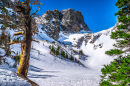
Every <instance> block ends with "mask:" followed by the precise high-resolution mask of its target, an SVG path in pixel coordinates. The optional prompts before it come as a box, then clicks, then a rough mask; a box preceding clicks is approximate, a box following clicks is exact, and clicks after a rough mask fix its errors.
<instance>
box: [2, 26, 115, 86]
mask: <svg viewBox="0 0 130 86" xmlns="http://www.w3.org/2000/svg"><path fill="white" fill-rule="evenodd" d="M115 27H116V26H114V27H112V28H110V29H107V30H104V31H101V32H98V33H83V34H81V33H79V34H70V35H64V34H63V33H61V34H60V35H61V36H60V38H59V41H60V42H63V43H64V42H65V43H66V44H68V45H70V48H72V49H73V50H76V51H78V50H82V51H83V53H84V54H85V55H86V56H87V57H86V60H80V61H81V62H82V64H84V65H85V66H86V67H83V66H82V65H80V64H78V63H75V62H72V61H69V60H65V59H60V58H58V57H56V56H53V55H52V54H50V49H49V46H50V45H53V43H51V42H52V41H55V40H53V39H52V38H50V37H48V36H47V35H46V34H45V32H44V31H42V30H41V29H40V30H39V35H37V36H36V39H37V40H38V41H39V42H40V43H39V44H38V43H36V42H32V49H31V58H30V66H29V73H28V78H29V79H31V80H32V81H34V82H36V83H37V84H38V85H40V86H99V81H100V75H101V72H100V70H101V68H102V67H103V65H104V64H109V63H110V62H111V61H112V60H113V59H114V58H116V57H109V56H107V55H105V51H106V50H109V49H112V48H114V47H113V44H114V43H116V41H115V40H112V39H110V34H111V31H113V30H114V29H115ZM41 37H42V38H41ZM45 40H48V41H49V42H48V41H45ZM43 44H44V45H43ZM55 44H56V45H59V46H61V47H62V48H64V49H65V50H66V51H68V52H70V51H69V49H68V47H66V46H64V45H63V44H60V43H58V42H56V43H55ZM13 47H14V48H13ZM11 48H13V50H14V51H15V52H17V51H18V52H20V44H15V45H12V46H11ZM74 56H75V57H76V58H78V59H80V57H79V56H78V55H74ZM7 61H8V62H13V61H12V60H8V58H7ZM3 66H4V65H1V66H0V69H2V68H3ZM17 66H18V65H17ZM10 67H12V65H10ZM9 70H10V71H14V72H16V70H17V69H15V70H12V69H11V68H5V69H2V70H1V71H9ZM0 74H2V73H0ZM8 74H10V73H8ZM11 75H12V74H10V76H11ZM3 77H4V78H6V79H5V80H3ZM14 77H16V76H14ZM0 79H1V80H2V81H3V82H4V83H8V82H10V81H9V80H8V77H6V74H4V76H2V77H1V76H0ZM12 81H15V82H17V78H12ZM23 82H24V83H23ZM0 83H1V82H0ZM21 83H23V84H27V82H25V81H22V80H21Z"/></svg>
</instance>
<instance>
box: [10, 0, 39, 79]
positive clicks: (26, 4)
mask: <svg viewBox="0 0 130 86" xmlns="http://www.w3.org/2000/svg"><path fill="white" fill-rule="evenodd" d="M30 4H31V5H30ZM12 5H13V10H14V11H15V12H17V13H18V14H19V15H18V16H17V17H19V19H20V20H21V21H18V22H19V23H20V25H18V26H16V27H17V28H18V29H19V32H17V33H15V34H14V35H13V37H15V36H19V35H21V36H22V37H23V40H21V41H14V42H11V43H9V45H12V44H16V43H22V45H21V54H20V63H19V67H18V70H17V73H18V74H22V75H24V76H25V77H27V73H28V67H29V60H30V49H31V42H32V40H33V39H32V37H33V35H35V33H36V32H37V27H36V23H35V20H33V18H34V17H35V16H36V14H37V12H38V11H39V9H40V5H41V4H40V0H19V1H15V2H13V3H12ZM33 5H36V6H38V10H37V11H36V12H35V13H31V10H32V6H33Z"/></svg>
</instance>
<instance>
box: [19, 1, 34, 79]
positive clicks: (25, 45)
mask: <svg viewBox="0 0 130 86" xmlns="http://www.w3.org/2000/svg"><path fill="white" fill-rule="evenodd" d="M26 3H27V9H26V11H25V12H23V13H25V14H24V15H25V25H26V26H25V28H24V32H23V42H22V46H21V54H20V63H19V67H18V71H17V73H19V74H22V75H24V76H25V77H27V73H28V67H29V60H30V49H31V41H32V31H31V30H32V27H31V19H32V18H31V16H30V6H29V0H26ZM27 15H28V16H27Z"/></svg>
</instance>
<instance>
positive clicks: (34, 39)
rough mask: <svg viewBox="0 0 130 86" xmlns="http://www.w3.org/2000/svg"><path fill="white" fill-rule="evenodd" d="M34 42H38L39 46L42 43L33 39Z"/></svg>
mask: <svg viewBox="0 0 130 86" xmlns="http://www.w3.org/2000/svg"><path fill="white" fill-rule="evenodd" d="M32 41H34V42H37V43H38V44H39V43H40V42H39V41H37V40H35V39H33V40H32Z"/></svg>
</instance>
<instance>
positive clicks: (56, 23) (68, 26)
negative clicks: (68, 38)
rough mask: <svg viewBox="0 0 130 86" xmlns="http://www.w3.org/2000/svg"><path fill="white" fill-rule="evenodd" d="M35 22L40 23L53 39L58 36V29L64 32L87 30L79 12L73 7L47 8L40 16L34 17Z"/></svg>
mask: <svg viewBox="0 0 130 86" xmlns="http://www.w3.org/2000/svg"><path fill="white" fill-rule="evenodd" d="M36 22H37V23H39V24H42V26H43V28H42V29H43V30H44V31H45V32H46V33H47V34H48V35H49V36H50V37H52V38H54V39H55V40H57V39H58V38H59V33H60V31H63V32H65V33H77V32H79V31H81V30H85V31H89V28H88V26H87V25H86V23H85V22H84V18H83V15H82V14H81V12H80V11H75V10H73V9H66V10H63V11H58V10H48V11H46V12H45V13H44V14H43V15H42V16H41V17H38V18H36Z"/></svg>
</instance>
